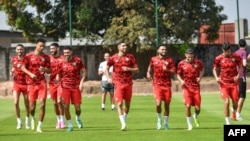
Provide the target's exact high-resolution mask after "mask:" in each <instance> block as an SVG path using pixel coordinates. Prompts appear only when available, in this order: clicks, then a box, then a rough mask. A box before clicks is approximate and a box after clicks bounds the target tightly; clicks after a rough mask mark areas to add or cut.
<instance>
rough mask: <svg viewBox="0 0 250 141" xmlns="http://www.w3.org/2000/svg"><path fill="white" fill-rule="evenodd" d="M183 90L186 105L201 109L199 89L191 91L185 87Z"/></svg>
mask: <svg viewBox="0 0 250 141" xmlns="http://www.w3.org/2000/svg"><path fill="white" fill-rule="evenodd" d="M182 90H183V100H184V104H185V105H187V104H190V105H191V106H198V107H200V105H201V95H200V89H199V88H194V89H189V88H185V87H183V88H182Z"/></svg>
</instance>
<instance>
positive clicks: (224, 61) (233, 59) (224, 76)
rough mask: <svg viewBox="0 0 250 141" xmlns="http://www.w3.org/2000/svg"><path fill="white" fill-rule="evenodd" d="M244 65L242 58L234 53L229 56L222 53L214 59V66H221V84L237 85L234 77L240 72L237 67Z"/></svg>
mask: <svg viewBox="0 0 250 141" xmlns="http://www.w3.org/2000/svg"><path fill="white" fill-rule="evenodd" d="M240 65H242V60H241V58H240V57H239V56H238V55H237V54H235V53H233V54H231V55H230V56H229V57H225V56H224V55H222V54H220V55H218V56H217V57H215V59H214V68H220V80H221V84H225V85H236V84H237V83H238V82H235V81H234V77H235V76H236V75H237V74H238V70H237V68H238V67H239V66H240Z"/></svg>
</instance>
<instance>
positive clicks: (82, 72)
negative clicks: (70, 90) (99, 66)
mask: <svg viewBox="0 0 250 141" xmlns="http://www.w3.org/2000/svg"><path fill="white" fill-rule="evenodd" d="M81 74H82V78H81V80H80V86H79V87H80V88H83V82H84V80H85V78H86V76H87V71H86V69H85V68H81Z"/></svg>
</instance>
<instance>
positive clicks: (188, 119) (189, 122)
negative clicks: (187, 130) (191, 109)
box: [186, 117, 192, 126]
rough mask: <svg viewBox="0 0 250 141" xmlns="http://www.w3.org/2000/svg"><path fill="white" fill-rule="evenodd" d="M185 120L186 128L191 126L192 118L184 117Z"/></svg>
mask: <svg viewBox="0 0 250 141" xmlns="http://www.w3.org/2000/svg"><path fill="white" fill-rule="evenodd" d="M186 118H187V124H188V126H192V118H191V117H186Z"/></svg>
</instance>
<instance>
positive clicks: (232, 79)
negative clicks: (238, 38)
mask: <svg viewBox="0 0 250 141" xmlns="http://www.w3.org/2000/svg"><path fill="white" fill-rule="evenodd" d="M230 47H231V45H230V44H229V43H224V44H222V51H223V53H222V54H219V55H218V56H216V57H215V59H214V66H213V75H214V77H215V79H216V81H217V82H218V83H219V85H220V92H221V97H222V99H223V100H224V116H225V120H226V124H227V125H229V124H230V118H229V115H230V111H229V103H230V99H231V100H232V105H233V109H236V108H237V104H238V98H239V90H238V85H239V79H240V75H241V73H242V59H241V58H240V56H238V55H237V54H236V53H231V50H230Z"/></svg>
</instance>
